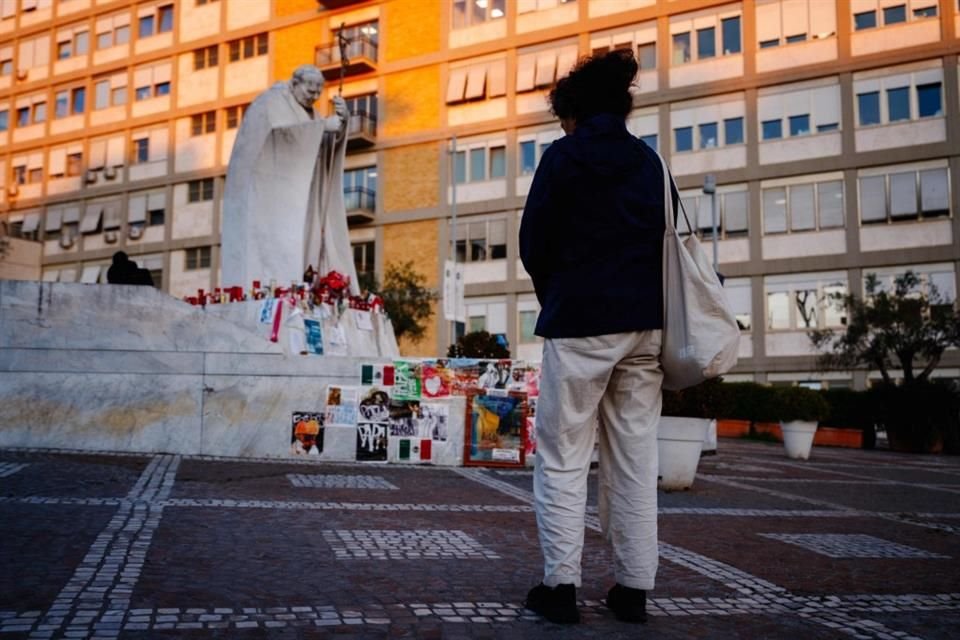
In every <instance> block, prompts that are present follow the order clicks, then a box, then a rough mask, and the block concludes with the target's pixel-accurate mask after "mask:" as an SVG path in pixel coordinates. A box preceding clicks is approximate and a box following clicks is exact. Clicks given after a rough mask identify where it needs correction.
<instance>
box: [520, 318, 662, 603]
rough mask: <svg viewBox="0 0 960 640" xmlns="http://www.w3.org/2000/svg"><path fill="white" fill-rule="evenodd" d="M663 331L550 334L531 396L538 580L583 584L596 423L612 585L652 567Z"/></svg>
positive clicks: (642, 576) (641, 578) (633, 581)
mask: <svg viewBox="0 0 960 640" xmlns="http://www.w3.org/2000/svg"><path fill="white" fill-rule="evenodd" d="M661 335H662V332H661V331H660V330H654V331H634V332H629V333H617V334H611V335H604V336H595V337H589V338H557V339H548V340H547V341H546V343H545V344H544V349H543V368H542V372H541V378H540V398H539V399H538V401H537V464H536V468H535V470H534V476H533V491H534V497H535V509H536V515H537V527H538V530H539V534H540V547H541V549H542V550H543V557H544V578H543V583H544V584H545V585H547V586H548V587H554V586H556V585H558V584H574V585H576V586H578V587H579V586H580V557H581V555H582V552H583V530H584V513H585V510H586V504H587V475H588V473H589V471H590V457H591V454H592V453H593V448H594V437H595V434H596V432H597V419H598V417H599V425H600V429H599V432H600V465H599V488H600V493H599V514H600V523H601V526H602V529H603V533H604V536H605V537H606V538H607V540H608V541H609V542H610V544H611V545H612V547H613V561H614V575H615V576H616V580H617V582H619V583H620V584H622V585H624V586H626V587H632V588H634V589H645V590H650V589H653V586H654V579H655V577H656V573H657V561H658V554H657V423H658V422H659V420H660V406H661V393H660V385H661V382H662V380H663V372H662V371H661V370H660V360H659V356H660V344H661Z"/></svg>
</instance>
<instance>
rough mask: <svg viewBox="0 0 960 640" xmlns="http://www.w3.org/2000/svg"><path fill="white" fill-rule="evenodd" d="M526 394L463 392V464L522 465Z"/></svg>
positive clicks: (525, 426) (523, 458) (524, 444)
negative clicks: (464, 400)
mask: <svg viewBox="0 0 960 640" xmlns="http://www.w3.org/2000/svg"><path fill="white" fill-rule="evenodd" d="M526 423H527V397H526V394H524V393H518V392H509V393H505V394H499V393H498V394H497V395H491V394H488V393H486V392H485V391H483V390H477V391H474V392H472V393H470V394H468V395H467V414H466V429H465V441H464V448H463V464H464V465H473V466H478V465H479V466H491V467H522V466H523V465H524V462H525V449H526V430H527V424H526Z"/></svg>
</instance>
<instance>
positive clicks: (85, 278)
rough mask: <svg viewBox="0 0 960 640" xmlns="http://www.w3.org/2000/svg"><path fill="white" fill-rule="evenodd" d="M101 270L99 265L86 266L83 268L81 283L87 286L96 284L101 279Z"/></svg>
mask: <svg viewBox="0 0 960 640" xmlns="http://www.w3.org/2000/svg"><path fill="white" fill-rule="evenodd" d="M100 269H101V267H100V265H98V264H94V265H89V264H88V265H86V266H85V267H84V268H83V273H82V274H80V282H83V283H86V284H95V283H96V282H97V280H99V279H100Z"/></svg>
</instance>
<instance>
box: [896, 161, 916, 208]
mask: <svg viewBox="0 0 960 640" xmlns="http://www.w3.org/2000/svg"><path fill="white" fill-rule="evenodd" d="M916 214H917V174H916V173H915V172H913V171H910V172H907V173H895V174H892V175H891V176H890V216H891V217H894V218H895V217H898V216H907V217H909V216H915V215H916Z"/></svg>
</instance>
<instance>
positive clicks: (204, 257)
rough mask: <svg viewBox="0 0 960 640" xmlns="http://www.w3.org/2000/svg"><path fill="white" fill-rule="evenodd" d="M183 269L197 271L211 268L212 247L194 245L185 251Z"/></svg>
mask: <svg viewBox="0 0 960 640" xmlns="http://www.w3.org/2000/svg"><path fill="white" fill-rule="evenodd" d="M183 254H184V261H183V270H184V271H196V270H197V269H209V268H210V247H194V248H193V249H186V250H185V251H184V252H183Z"/></svg>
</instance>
